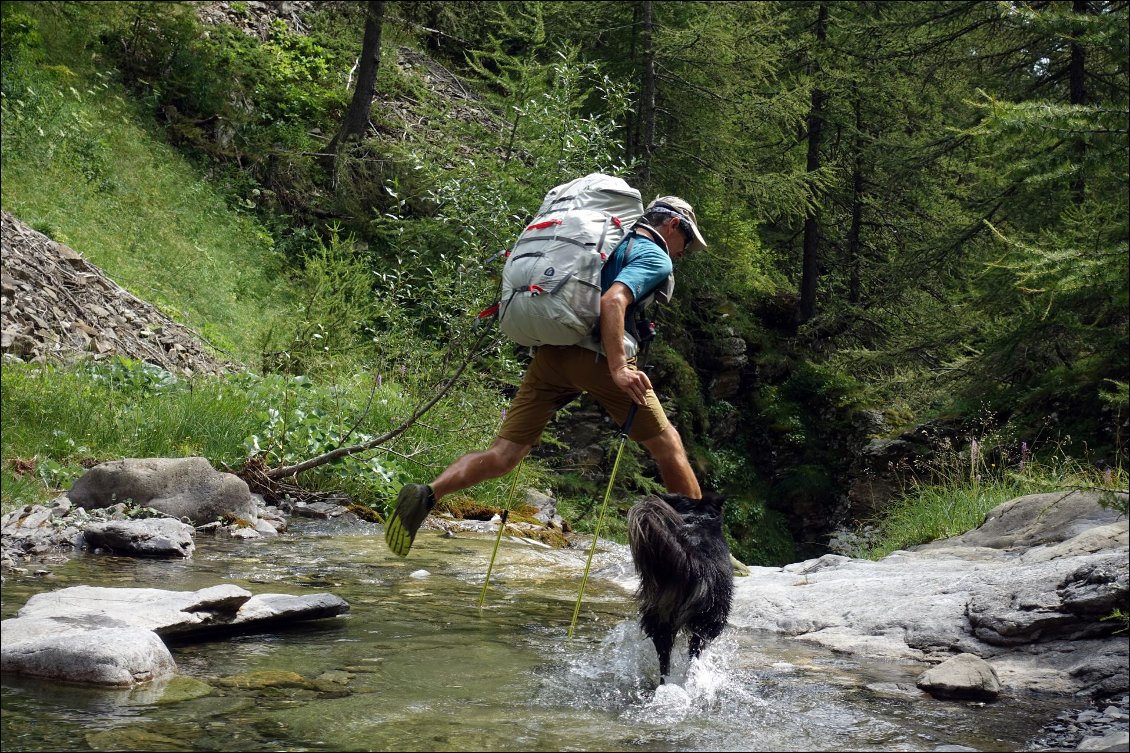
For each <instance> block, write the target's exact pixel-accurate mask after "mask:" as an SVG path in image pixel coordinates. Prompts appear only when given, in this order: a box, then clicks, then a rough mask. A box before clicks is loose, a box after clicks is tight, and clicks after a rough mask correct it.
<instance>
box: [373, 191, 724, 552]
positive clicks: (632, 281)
mask: <svg viewBox="0 0 1130 753" xmlns="http://www.w3.org/2000/svg"><path fill="white" fill-rule="evenodd" d="M633 235H634V236H635V239H634V240H632V236H633ZM629 243H631V246H630V255H629V258H628V263H627V264H626V265H625V264H624V262H623V257H624V252H625V250H626V248H627V247H629ZM705 248H706V241H705V240H704V239H703V237H702V233H701V232H700V231H699V229H698V223H697V221H696V219H695V214H694V209H693V208H692V207H691V205H690V204H688V203H687V202H686V201H684V200H682V199H680V198H678V197H677V196H665V197H661V198H658V199H656V200H655V201H653V202H652V203H651V204H649V205H648V206H647V207H646V208H645V209H644V214H643V217H642V218H641V220H640V221H639V222H638V223H636V225H635V226H634V227H633V229H632V231H631V233H629V234H628V236H627V237H625V238H624V240H622V241H621V242H620V244H619V245H618V246H617V247H616V249H615V251H614V252H613V253H612V255H611V256H610V257H609V259H608V261H607V262H606V263H605V265H604V267H603V269H602V271H601V286H600V287H601V297H600V323H599V331H600V345H601V346H602V347H603V350H604V353H603V354H602V353H599V352H596V351H595V350H594V349H589V348H586V347H584V346H582V345H560V346H559V345H541V346H539V347H538V348H537V349H536V351H535V353H534V358H533V361H532V363H531V364H530V366H529V369H528V370H527V371H526V375H525V378H524V379H523V380H522V385H521V387H520V388H519V389H518V394H517V395H516V396H515V397H514V400H513V402H512V403H511V404H510V408H509V410H508V411H507V413H506V418H505V420H504V421H503V423H502V427H501V429H500V430H499V432H498V436H497V437H496V438H495V440H494V442H493V443H492V444H491V446H490V447H489V448H488V449H486V450H484V451H481V452H472V453H469V454H467V455H464V456H463V457H461V458H459V459H458V460H456V461H455V462H454V463H452V464H451V465H449V466H448V467H447V468H446V469H445V470H444V471H443V472H442V473H440V474H439V476H437V477H436V478H435V480H433V481H432V482H431V483H428V484H406V485H405V486H404V487H403V488H402V489H401V490H400V493H399V495H398V496H397V501H396V509H395V511H394V513H393V515H392V517H391V518H390V519H389V522H388V526H387V527H386V534H385V539H386V541H387V542H388V544H389V547H390V549H392V551H394V552H395V553H396V554H398V555H400V556H402V557H403V556H406V555H407V554H408V550H409V549H410V548H411V546H412V541H413V539H414V538H415V535H416V531H417V530H418V529H419V527H420V524H421V523H422V522H423V521H424V518H426V517H427V515H428V513H429V512H430V511H431V510H432V508H433V507H435V504H436V502H437V501H438V500H439V499H441V498H442V497H444V496H446V495H448V494H451V493H453V492H457V491H459V490H461V489H466V488H467V487H469V486H473V485H474V484H477V483H479V482H481V481H487V480H489V479H492V478H498V477H499V476H502V475H504V474H506V473H508V472H510V471H511V470H513V469H514V468H515V467H516V466H517V465H518V463H520V462H521V460H522V459H523V458H524V457H525V456H526V454H527V453H528V452H529V451H530V449H531V448H532V447H533V446H534V445H535V444H537V443H538V442H539V441H540V439H541V434H542V431H543V430H544V429H545V426H546V424H548V423H549V420H550V419H551V418H552V417H553V415H554V414H555V413H556V412H557V410H558V409H559V408H562V407H564V406H565V405H567V404H568V403H570V402H572V401H573V400H574V399H576V398H577V397H579V396H580V394H581V393H582V392H588V393H589V394H591V395H592V396H593V397H594V398H595V399H596V400H597V401H598V402H599V403H600V404H601V405H602V406H603V407H604V409H605V410H606V411H607V412H608V413H609V415H610V416H611V417H612V419H613V420H614V421H616V423H617V425H620V426H623V425H624V423H625V421H626V420H627V417H628V413H629V410H630V408H631V405H632V403H633V402H634V403H636V404H637V405H638V406H639V408H638V411H637V414H636V416H635V418H634V420H633V421H632V426H631V430H630V432H629V437H630V438H631V439H633V440H635V441H637V442H639V443H640V444H642V445H643V446H644V447H645V448H646V449H647V451H648V452H649V453H650V454H651V457H652V458H653V459H654V460H655V462H656V464H657V465H658V466H659V473H660V476H661V478H662V480H663V484H664V486H666V487H667V491H668V492H671V493H675V494H682V495H684V496H686V497H690V498H691V499H701V498H702V490H701V489H700V488H699V484H698V480H697V479H696V478H695V474H694V471H693V470H692V469H691V466H690V463H689V462H688V460H687V454H686V450H685V449H684V448H683V441H682V439H681V438H680V436H679V432H678V431H677V430H676V429H675V427H674V426H672V425H671V423H670V422H669V421H668V420H667V416H666V414H665V413H664V411H663V407H662V406H661V405H660V403H659V399H658V398H657V397H656V395H655V391H654V390H653V389H652V387H651V380H650V379H648V376H647V374H645V373H644V372H643V371H640V370H639V369H637V368H636V363H635V358H634V357H631V358H629V357H628V354H627V353H626V351H625V345H624V339H625V338H624V333H625V327H626V326H630V323H631V322H632V321H633V319H632V316H633V315H634V314H635V311H634V305H635V304H636V303H637V302H638V301H640V300H643V299H644V298H645V297H646V296H647V295H648V294H649V293H650V292H651V291H653V290H655V289H656V288H658V287H660V286H661V285H663V283H664V282H665V281H667V280H668V278H669V276H670V275H671V270H672V260H673V259H679V258H681V257H682V256H683V255H684V254H685V253H687V252H688V251H699V250H702V249H705Z"/></svg>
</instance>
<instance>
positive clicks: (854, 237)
mask: <svg viewBox="0 0 1130 753" xmlns="http://www.w3.org/2000/svg"><path fill="white" fill-rule="evenodd" d="M853 104H854V107H855V138H854V139H853V142H854V149H855V161H854V164H853V165H852V171H851V227H849V228H848V237H847V268H848V301H849V302H851V304H852V305H853V306H857V305H859V300H860V290H859V264H860V249H859V234H860V229H861V226H862V224H863V115H862V109H863V108H862V105H861V103H860V101H859V90H858V88H857V89H856V91H855V102H854V103H853Z"/></svg>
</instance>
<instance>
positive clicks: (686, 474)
mask: <svg viewBox="0 0 1130 753" xmlns="http://www.w3.org/2000/svg"><path fill="white" fill-rule="evenodd" d="M642 444H643V446H644V447H646V448H647V451H648V452H650V453H651V457H652V458H654V459H655V463H656V464H657V465H658V466H659V475H660V477H661V478H662V479H663V485H664V486H666V487H667V491H669V492H671V493H672V494H682V495H683V496H684V497H690V498H691V499H702V489H701V488H700V487H699V485H698V479H697V478H696V477H695V475H694V469H692V468H691V464H690V461H689V460H687V451H686V449H684V448H683V440H682V437H680V436H679V432H678V431H677V430H676V429H675V427H674V426H668V427H667V429H666V431H664V432H663V433H662V434H660V435H659V436H658V437H653V438H652V439H649V440H647V441H646V442H643V443H642Z"/></svg>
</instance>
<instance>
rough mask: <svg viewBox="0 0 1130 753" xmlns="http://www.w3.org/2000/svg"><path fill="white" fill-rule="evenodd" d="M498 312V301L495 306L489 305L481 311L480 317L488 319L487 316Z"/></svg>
mask: <svg viewBox="0 0 1130 753" xmlns="http://www.w3.org/2000/svg"><path fill="white" fill-rule="evenodd" d="M497 313H498V304H497V303H496V304H494V305H493V306H487V307H486V308H485V309H483V310H482V311H480V312H479V318H480V319H486V318H487V317H489V316H494V315H495V314H497Z"/></svg>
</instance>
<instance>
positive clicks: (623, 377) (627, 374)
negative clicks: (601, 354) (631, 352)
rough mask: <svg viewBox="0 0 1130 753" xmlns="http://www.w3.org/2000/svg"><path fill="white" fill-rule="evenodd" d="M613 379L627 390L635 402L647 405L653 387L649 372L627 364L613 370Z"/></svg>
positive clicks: (621, 387)
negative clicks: (649, 392) (648, 395)
mask: <svg viewBox="0 0 1130 753" xmlns="http://www.w3.org/2000/svg"><path fill="white" fill-rule="evenodd" d="M612 381H613V382H615V383H616V386H617V387H619V388H620V389H622V390H624V392H627V393H628V396H629V397H631V398H632V400H633V402H636V403H639V404H640V405H647V393H648V391H649V390H650V389H651V380H650V379H648V378H647V374H645V373H643V372H642V371H640V370H638V369H633V368H632V367H630V366H628V365H627V364H625V365H623V366H621V367H620V368H618V369H615V370H613V372H612Z"/></svg>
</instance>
